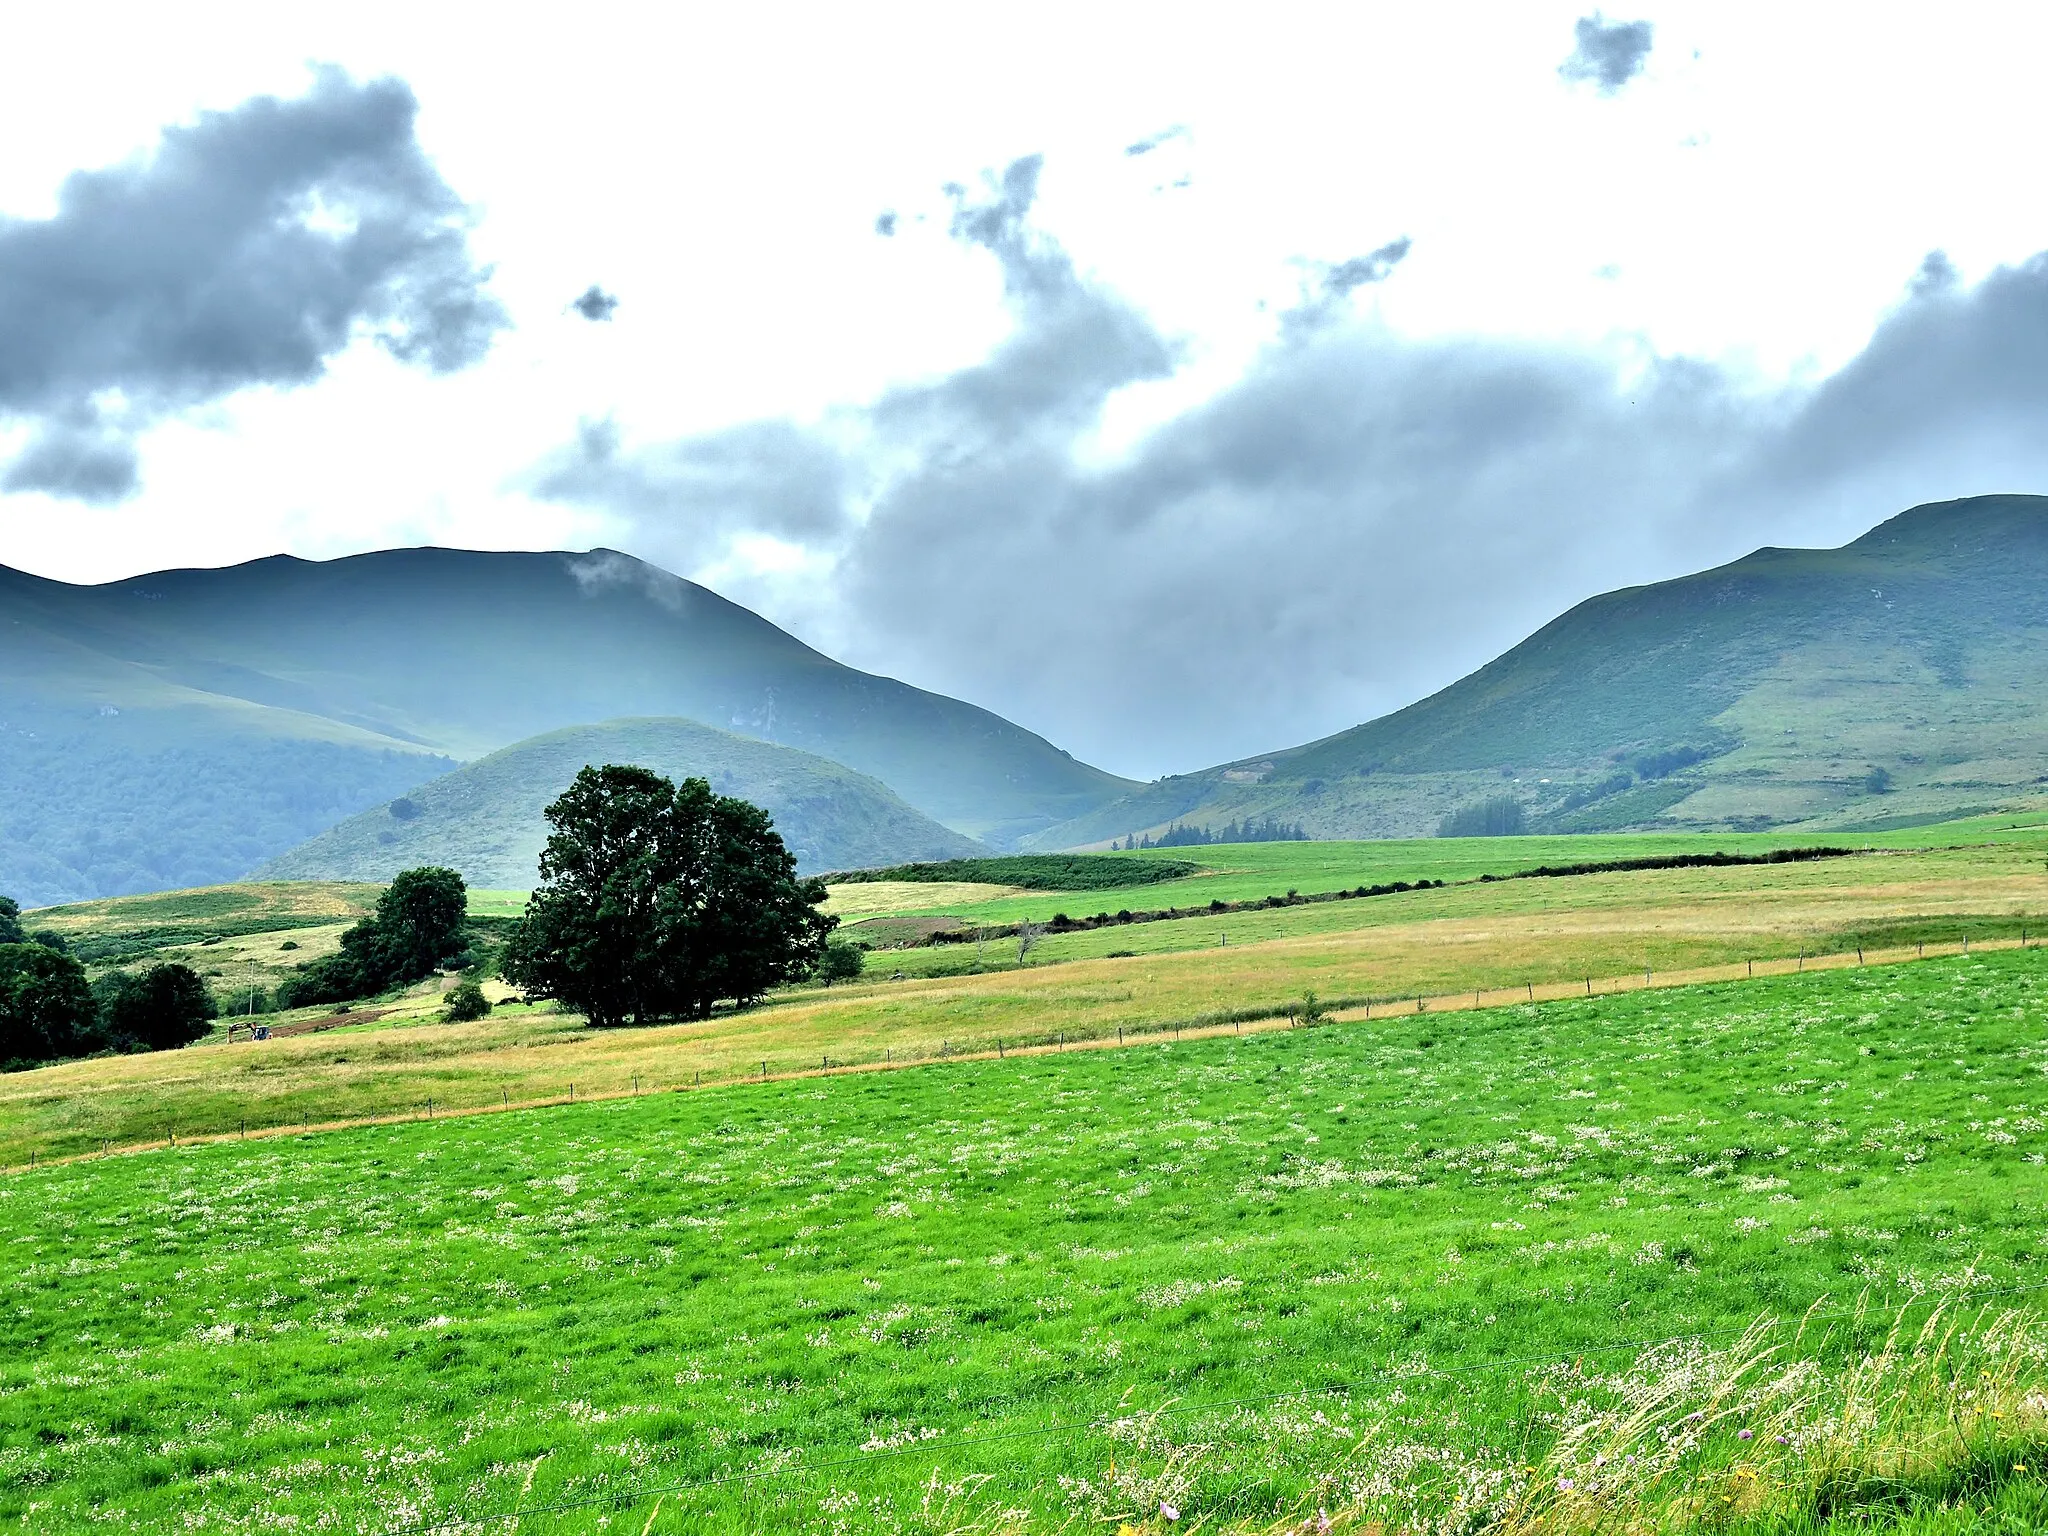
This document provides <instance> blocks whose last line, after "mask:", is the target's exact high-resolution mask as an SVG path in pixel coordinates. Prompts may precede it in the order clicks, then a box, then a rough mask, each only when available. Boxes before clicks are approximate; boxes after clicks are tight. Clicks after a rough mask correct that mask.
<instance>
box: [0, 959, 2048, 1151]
mask: <svg viewBox="0 0 2048 1536" xmlns="http://www.w3.org/2000/svg"><path fill="white" fill-rule="evenodd" d="M2041 944H2042V939H2041V935H2040V934H2039V933H2038V932H2036V931H2034V930H2033V929H2031V928H2027V929H2022V930H2021V932H2020V933H2019V935H2018V936H2017V937H2009V938H1984V937H1981V936H1980V937H1977V938H1975V939H1972V938H1970V937H1964V938H1962V939H1960V940H1958V941H1949V942H1914V943H1906V944H1900V945H1892V946H1887V947H1885V948H1882V949H1880V948H1877V947H1874V946H1872V947H1866V946H1862V945H1857V946H1854V947H1852V948H1849V949H1843V950H1831V951H1826V952H1819V951H1816V952H1814V953H1811V954H1808V953H1804V952H1802V953H1800V954H1798V955H1795V956H1790V957H1785V956H1777V957H1771V958H1767V959H1757V960H1734V961H1724V962H1720V963H1717V964H1714V965H1709V966H1694V967H1687V968H1683V969H1677V970H1668V971H1662V972H1659V971H1655V970H1653V969H1651V968H1648V967H1646V968H1645V969H1644V970H1642V971H1641V972H1635V971H1630V972H1628V973H1626V974H1624V975H1619V976H1604V977H1603V976H1587V977H1581V978H1577V979H1572V980H1564V981H1560V980H1557V979H1552V980H1548V981H1535V980H1526V981H1518V982H1514V983H1512V984H1509V985H1505V986H1494V987H1479V988H1476V989H1473V990H1470V991H1467V990H1463V989H1461V990H1459V991H1457V992H1419V991H1417V992H1378V993H1369V994H1368V993H1359V994H1347V995H1339V996H1333V997H1328V998H1322V999H1319V1000H1315V1001H1313V1002H1311V1001H1310V1000H1309V999H1306V998H1303V997H1293V998H1277V999H1272V1000H1269V1001H1266V1002H1260V1003H1251V1004H1246V1005H1244V1006H1242V1007H1238V1008H1228V1009H1215V1010H1211V1011H1208V1012H1205V1013H1199V1014H1191V1015H1187V1016H1184V1017H1181V1018H1169V1019H1150V1020H1146V1019H1136V1020H1126V1021H1123V1022H1114V1021H1112V1022H1107V1023H1098V1024H1092V1025H1089V1024H1082V1025H1073V1026H1066V1025H1061V1026H1055V1027H1053V1028H1051V1029H1042V1030H1033V1031H1025V1032H1017V1033H1010V1034H993V1033H990V1034H982V1035H975V1036H971V1037H967V1038H962V1039H953V1038H949V1037H942V1038H941V1039H939V1040H938V1041H937V1042H932V1041H922V1042H908V1043H903V1044H888V1045H884V1046H882V1047H880V1048H879V1050H876V1049H870V1050H868V1051H867V1052H865V1053H861V1054H853V1053H848V1054H845V1055H839V1056H834V1055H831V1054H830V1053H821V1054H820V1055H818V1056H815V1057H813V1056H805V1057H802V1058H791V1057H788V1056H783V1057H779V1058H778V1057H775V1056H768V1057H762V1058H756V1059H755V1061H754V1062H753V1063H752V1064H742V1065H737V1066H728V1067H725V1068H724V1069H722V1070H721V1069H719V1068H716V1067H714V1068H713V1069H712V1070H709V1071H704V1070H695V1069H693V1070H692V1071H691V1072H690V1074H689V1075H688V1077H687V1078H683V1077H671V1078H668V1079H666V1080H662V1079H659V1078H657V1076H656V1075H655V1074H653V1073H631V1072H626V1073H622V1074H614V1076H613V1078H612V1079H611V1080H609V1081H607V1082H605V1083H602V1084H598V1085H593V1084H591V1083H589V1082H587V1081H584V1082H578V1081H576V1080H570V1081H567V1082H566V1083H564V1084H561V1085H559V1086H557V1087H554V1088H553V1089H551V1090H549V1091H546V1092H543V1093H540V1094H529V1095H526V1096H523V1097H521V1098H518V1099H515V1098H513V1097H512V1096H511V1090H510V1088H509V1087H505V1086H503V1085H498V1093H497V1095H495V1096H492V1095H490V1094H489V1093H488V1092H485V1093H482V1094H472V1095H468V1096H465V1097H464V1099H463V1100H462V1101H461V1102H452V1101H450V1100H449V1099H446V1098H423V1099H420V1100H416V1101H414V1102H411V1103H408V1104H404V1105H399V1106H395V1107H393V1108H391V1109H389V1110H382V1111H378V1112H375V1113H371V1114H365V1115H357V1116H349V1117H339V1118H330V1117H323V1118H321V1119H319V1120H315V1119H314V1118H313V1117H312V1114H311V1111H310V1110H299V1111H296V1112H291V1113H282V1114H280V1113H279V1112H277V1111H276V1110H274V1109H273V1110H272V1111H271V1112H270V1113H269V1114H268V1115H266V1114H264V1113H263V1112H262V1111H260V1110H258V1111H257V1112H255V1113H247V1112H244V1113H241V1114H239V1115H238V1116H237V1118H236V1120H235V1121H234V1122H230V1123H226V1124H222V1123H219V1122H218V1121H216V1122H215V1123H212V1124H209V1125H206V1126H203V1127H202V1126H192V1127H180V1126H177V1125H175V1124H166V1125H165V1126H164V1134H163V1135H162V1136H160V1137H157V1138H154V1139H148V1140H139V1139H130V1140H127V1141H124V1142H122V1143H121V1144H120V1145H119V1146H116V1145H115V1144H114V1141H113V1139H112V1138H111V1137H109V1138H106V1139H105V1140H104V1141H103V1143H102V1145H101V1146H100V1147H99V1148H97V1149H91V1148H88V1149H87V1150H84V1151H80V1152H71V1153H65V1154H61V1155H58V1156H55V1157H44V1156H43V1155H42V1154H41V1153H40V1152H34V1151H32V1152H31V1153H30V1154H29V1160H28V1161H27V1162H25V1163H15V1164H11V1165H7V1166H5V1167H0V1173H15V1174H19V1173H24V1172H28V1171H31V1170H33V1169H36V1168H40V1167H54V1166H57V1165H59V1164H63V1163H75V1162H80V1161H84V1160H88V1159H91V1158H95V1157H104V1156H112V1155H115V1154H117V1153H119V1154H131V1153H137V1152H149V1151H155V1150H162V1149H169V1148H183V1147H192V1146H200V1145H213V1144H219V1143H223V1142H232V1141H251V1140H259V1139H275V1138H279V1137H289V1136H303V1135H310V1134H312V1133H314V1132H316V1131H322V1132H324V1131H341V1130H357V1129H367V1128H373V1127H378V1126H391V1125H402V1124H409V1123H412V1122H415V1121H425V1120H441V1119H451V1118H459V1117H467V1116H473V1115H484V1114H502V1113H506V1112H509V1111H514V1110H534V1109H545V1108H551V1107H555V1106H561V1105H569V1104H580V1103H594V1102H599V1101H606V1102H609V1101H616V1100H620V1099H628V1098H638V1097H643V1096H646V1095H648V1094H655V1093H686V1092H690V1091H693V1090H696V1089H700V1088H717V1087H732V1086H735V1085H741V1084H747V1083H753V1084H762V1083H775V1082H786V1081H790V1080H794V1079H802V1078H815V1077H821V1076H830V1075H833V1074H837V1073H846V1072H876V1071H890V1070H894V1069H897V1068H904V1067H917V1066H927V1065H930V1064H932V1063H935V1062H969V1061H991V1060H1007V1059H1009V1058H1010V1057H1013V1056H1033V1055H1044V1054H1047V1053H1057V1052H1062V1051H1068V1050H1079V1049H1102V1048H1104V1047H1114V1046H1126V1045H1132V1044H1144V1043H1160V1042H1164V1041H1166V1040H1175V1041H1179V1040H1191V1039H1215V1038H1217V1037H1219V1036H1226V1035H1243V1034H1246V1033H1255V1034H1256V1033H1266V1032H1271V1031H1275V1030H1281V1029H1295V1028H1303V1027H1323V1026H1329V1025H1342V1024H1345V1023H1357V1022H1377V1021H1379V1020H1382V1019H1392V1018H1400V1017H1412V1016H1416V1015H1422V1014H1446V1013H1465V1012H1470V1011H1472V1010H1474V1009H1481V1010H1484V1009H1489V1008H1506V1007H1518V1006H1528V1005H1531V1004H1534V1003H1545V1002H1561V1001H1569V1000H1571V999H1574V998H1579V999H1583V998H1600V997H1613V996H1617V995H1620V994H1624V993H1631V992H1641V991H1643V990H1646V989H1655V988H1666V987H1691V986H1704V985H1712V984H1716V983H1724V982H1731V981H1744V980H1757V979H1764V978H1768V977H1783V976H1791V975H1802V974H1805V973H1806V972H1809V971H1813V972H1822V971H1831V970H1843V969H1848V968H1853V967H1868V966H1874V965H1899V964H1906V963H1910V962H1913V961H1917V960H1929V959H1942V958H1955V957H1958V956H1968V955H1972V954H1983V953H1987V952H1990V951H1994V950H2017V949H2028V950H2032V949H2038V948H2040V947H2041ZM1305 1015H1306V1017H1305ZM1347 1016H1348V1017H1347ZM240 1048H241V1049H251V1050H253V1049H261V1048H262V1047H261V1045H260V1044H257V1043H255V1042H249V1043H245V1044H244V1045H243V1046H242V1047H240ZM622 1076H623V1077H624V1079H625V1080H624V1081H621V1080H620V1078H621V1077H622Z"/></svg>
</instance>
